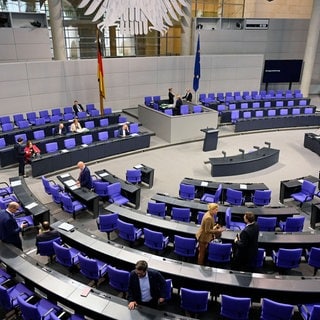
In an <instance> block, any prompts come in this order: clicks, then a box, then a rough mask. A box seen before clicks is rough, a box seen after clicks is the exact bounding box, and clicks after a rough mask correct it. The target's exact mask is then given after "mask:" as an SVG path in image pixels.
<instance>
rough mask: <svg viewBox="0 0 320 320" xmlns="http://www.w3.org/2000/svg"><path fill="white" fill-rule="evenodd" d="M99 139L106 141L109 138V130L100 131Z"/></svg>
mask: <svg viewBox="0 0 320 320" xmlns="http://www.w3.org/2000/svg"><path fill="white" fill-rule="evenodd" d="M98 139H99V141H106V140H108V139H109V133H108V131H100V132H98Z"/></svg>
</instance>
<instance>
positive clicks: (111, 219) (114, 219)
mask: <svg viewBox="0 0 320 320" xmlns="http://www.w3.org/2000/svg"><path fill="white" fill-rule="evenodd" d="M118 218H119V216H118V214H117V213H109V214H102V215H99V230H100V231H101V232H108V231H113V230H115V229H116V228H117V226H118Z"/></svg>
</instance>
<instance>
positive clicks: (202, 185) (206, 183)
mask: <svg viewBox="0 0 320 320" xmlns="http://www.w3.org/2000/svg"><path fill="white" fill-rule="evenodd" d="M208 184H209V183H208V181H201V187H207V186H208Z"/></svg>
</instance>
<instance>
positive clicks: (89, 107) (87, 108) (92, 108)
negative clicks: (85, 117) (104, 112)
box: [86, 103, 95, 112]
mask: <svg viewBox="0 0 320 320" xmlns="http://www.w3.org/2000/svg"><path fill="white" fill-rule="evenodd" d="M94 109H95V107H94V103H87V104H86V111H87V112H89V111H91V110H94Z"/></svg>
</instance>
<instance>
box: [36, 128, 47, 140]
mask: <svg viewBox="0 0 320 320" xmlns="http://www.w3.org/2000/svg"><path fill="white" fill-rule="evenodd" d="M33 138H34V139H35V140H40V139H44V138H45V134H44V130H36V131H33Z"/></svg>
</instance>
